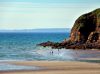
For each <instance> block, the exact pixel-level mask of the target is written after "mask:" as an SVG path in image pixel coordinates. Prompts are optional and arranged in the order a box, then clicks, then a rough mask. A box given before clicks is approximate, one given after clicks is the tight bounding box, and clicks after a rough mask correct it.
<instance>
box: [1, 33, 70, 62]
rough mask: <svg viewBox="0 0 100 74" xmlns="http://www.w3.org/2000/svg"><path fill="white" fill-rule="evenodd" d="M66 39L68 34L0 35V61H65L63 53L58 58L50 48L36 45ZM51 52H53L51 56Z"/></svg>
mask: <svg viewBox="0 0 100 74" xmlns="http://www.w3.org/2000/svg"><path fill="white" fill-rule="evenodd" d="M68 37H69V33H0V60H67V58H64V57H63V55H65V54H64V53H63V55H62V56H59V55H58V52H57V51H55V50H53V49H51V48H50V47H47V48H44V47H40V46H37V44H39V43H42V42H46V41H53V42H60V41H63V40H64V39H65V38H68ZM51 51H54V54H53V55H52V54H50V53H51ZM61 52H63V50H62V51H61ZM59 54H60V53H59ZM68 59H69V58H68Z"/></svg>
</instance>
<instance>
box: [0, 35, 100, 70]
mask: <svg viewBox="0 0 100 74" xmlns="http://www.w3.org/2000/svg"><path fill="white" fill-rule="evenodd" d="M65 38H69V33H0V62H1V63H0V71H10V70H11V71H12V70H40V69H43V68H41V67H37V66H32V67H31V66H21V65H13V64H5V63H2V62H4V61H33V60H35V61H41V60H46V61H79V60H80V58H100V51H92V50H72V49H52V48H51V47H42V46H37V44H39V43H42V42H46V41H53V42H61V41H63V40H64V39H65ZM52 52H53V53H52Z"/></svg>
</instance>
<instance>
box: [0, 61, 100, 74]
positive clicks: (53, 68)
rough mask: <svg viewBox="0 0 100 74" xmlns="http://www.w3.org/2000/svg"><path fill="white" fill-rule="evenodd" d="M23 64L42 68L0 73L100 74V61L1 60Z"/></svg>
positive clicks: (1, 73)
mask: <svg viewBox="0 0 100 74" xmlns="http://www.w3.org/2000/svg"><path fill="white" fill-rule="evenodd" d="M3 63H9V64H15V65H24V66H40V67H44V68H46V69H44V70H37V71H32V70H28V71H25V70H21V71H4V72H3V71H2V72H0V74H100V63H88V62H75V61H72V62H70V61H69V62H66V61H10V62H3Z"/></svg>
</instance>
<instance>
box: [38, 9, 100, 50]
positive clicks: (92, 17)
mask: <svg viewBox="0 0 100 74" xmlns="http://www.w3.org/2000/svg"><path fill="white" fill-rule="evenodd" d="M39 45H41V46H51V47H52V48H66V49H100V8H98V9H96V10H94V11H92V12H89V13H87V14H84V15H82V16H80V17H79V18H78V19H77V20H76V21H75V24H74V26H73V27H72V29H71V33H70V38H69V39H68V40H67V41H66V40H64V41H63V42H61V43H53V42H50V41H49V42H44V43H41V44H39Z"/></svg>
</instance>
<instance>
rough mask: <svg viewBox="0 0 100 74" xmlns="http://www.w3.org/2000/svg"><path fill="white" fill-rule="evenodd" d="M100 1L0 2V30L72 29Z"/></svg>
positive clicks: (25, 0)
mask: <svg viewBox="0 0 100 74" xmlns="http://www.w3.org/2000/svg"><path fill="white" fill-rule="evenodd" d="M97 8H100V0H0V29H11V30H12V29H40V28H71V27H72V26H73V24H74V22H75V20H76V19H77V18H78V17H79V16H80V15H82V14H85V13H88V12H90V11H93V10H94V9H97Z"/></svg>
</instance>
